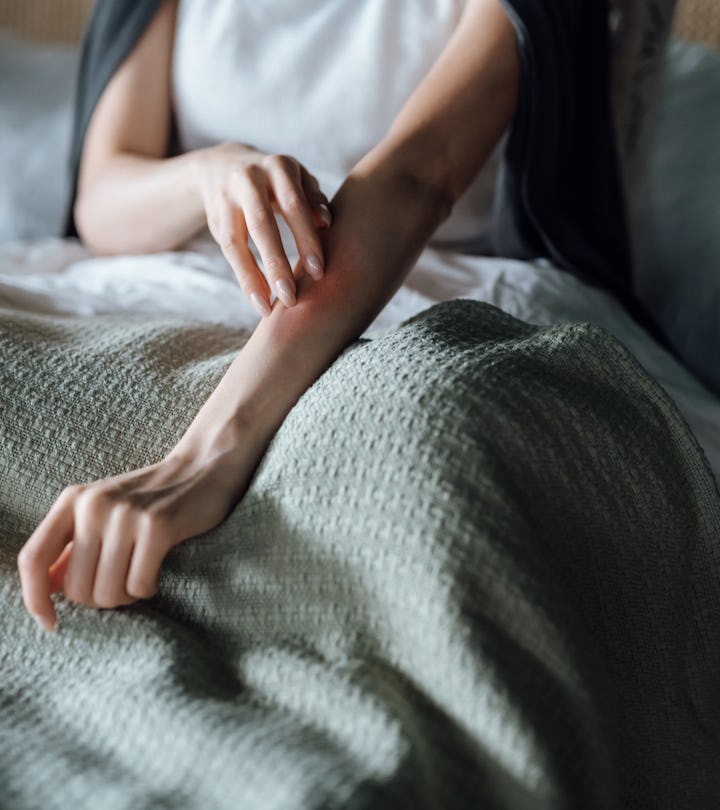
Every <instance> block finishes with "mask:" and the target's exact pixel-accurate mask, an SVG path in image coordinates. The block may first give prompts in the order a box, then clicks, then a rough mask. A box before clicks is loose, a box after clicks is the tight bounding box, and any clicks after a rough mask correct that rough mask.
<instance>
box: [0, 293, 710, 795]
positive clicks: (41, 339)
mask: <svg viewBox="0 0 720 810" xmlns="http://www.w3.org/2000/svg"><path fill="white" fill-rule="evenodd" d="M246 338H247V335H246V334H240V333H238V332H235V331H232V330H230V329H226V328H222V327H217V326H210V325H207V324H200V323H197V322H181V321H180V320H177V319H175V320H169V319H166V318H165V319H156V320H153V319H146V318H144V319H127V318H123V319H120V318H116V317H97V318H87V319H77V318H73V319H70V318H59V317H44V316H35V315H28V314H17V313H15V312H10V311H7V310H6V311H0V408H1V409H0V600H1V605H2V618H1V620H0V622H1V623H0V808H2V810H37V808H42V810H54V809H55V808H58V810H60V809H61V808H62V810H67V808H74V809H75V810H84V809H85V808H87V809H88V810H90V808H92V809H93V810H96V809H97V810H121V809H122V810H131V809H132V810H151V809H152V810H155V809H156V808H168V809H170V808H172V810H185V808H188V810H189V809H190V808H192V809H193V810H195V809H196V808H197V810H200V809H202V810H215V808H218V809H222V810H224V809H225V808H228V810H229V809H230V808H232V809H233V810H237V808H261V809H262V810H270V809H271V808H272V809H273V810H274V809H275V808H345V807H351V808H373V809H376V808H413V810H416V809H417V808H442V810H452V808H466V807H467V808H471V807H472V808H479V807H481V808H503V810H505V809H507V810H524V809H525V808H527V809H528V810H545V809H547V810H559V809H560V808H572V809H573V810H574V809H575V808H582V810H594V808H603V810H605V809H606V808H613V807H628V808H662V810H669V808H672V810H681V809H682V808H693V810H698V809H699V808H700V809H702V810H704V809H705V808H708V810H710V808H717V806H718V797H719V796H720V768H718V767H717V763H718V762H720V675H718V673H719V672H720V629H719V627H718V625H719V623H718V616H719V615H720V610H719V609H720V539H719V538H720V497H719V496H718V492H717V488H716V485H715V482H714V480H713V477H712V474H711V472H710V470H709V468H708V466H707V464H706V462H705V459H704V457H703V455H702V452H701V451H700V449H699V447H698V445H697V443H696V441H695V439H694V437H693V436H692V435H691V433H690V432H689V430H688V428H687V426H686V424H685V422H684V421H683V419H682V417H681V416H680V414H679V413H678V411H677V409H676V408H675V406H674V404H673V403H672V402H671V401H670V400H669V398H668V397H667V396H666V395H665V394H664V392H663V391H662V390H661V389H660V388H659V387H658V386H657V384H655V383H654V382H653V380H651V379H650V378H649V377H648V376H647V374H646V373H645V372H644V371H643V370H642V369H641V367H640V366H639V365H638V363H637V362H636V361H635V360H634V358H633V357H632V356H631V355H630V354H629V353H628V352H627V351H626V350H625V349H624V348H623V347H622V346H621V345H620V344H619V343H618V342H617V341H616V340H615V339H614V338H612V337H611V336H610V335H609V334H608V333H606V332H604V331H603V330H601V329H599V328H597V327H594V326H590V325H585V324H574V325H562V326H554V327H551V328H537V327H533V326H529V325H527V324H524V323H521V322H520V321H517V320H515V319H513V318H511V317H509V316H508V315H505V314H503V313H502V312H500V311H499V310H497V309H495V308H493V307H490V306H487V305H484V304H481V303H477V302H471V301H455V302H451V303H447V304H441V305H438V306H436V307H433V308H431V309H430V310H428V311H426V312H425V313H422V314H421V315H419V316H417V317H415V318H413V319H411V320H410V321H408V322H407V323H405V324H403V325H402V326H400V327H398V328H397V329H394V330H392V331H390V332H388V333H387V334H385V335H383V336H382V337H378V338H377V339H375V340H361V341H358V342H357V343H355V344H353V345H352V346H351V347H349V348H348V349H347V350H346V351H345V352H344V353H343V354H342V355H341V356H340V357H339V358H338V359H337V361H336V362H335V363H334V364H333V366H332V367H331V368H330V369H329V370H328V371H327V372H326V373H325V374H324V375H323V376H322V377H321V378H320V379H319V380H318V381H317V382H316V383H315V384H314V385H313V386H312V387H311V388H310V389H309V390H308V391H307V392H306V393H305V395H304V396H303V397H302V398H301V399H300V401H299V402H298V403H297V405H296V406H295V407H294V408H293V410H292V411H291V413H290V414H289V416H288V417H287V419H286V420H285V422H284V424H283V425H282V427H281V429H280V430H279V432H278V433H277V434H276V436H275V438H274V440H273V441H272V443H271V445H270V447H269V449H268V451H267V453H266V455H265V456H264V458H263V460H262V461H261V463H260V466H259V467H258V470H257V472H256V474H255V476H254V478H253V481H252V483H251V486H250V488H249V490H248V492H247V494H246V495H245V497H244V498H243V499H242V500H241V501H240V502H239V504H238V505H237V506H236V508H235V509H234V511H233V512H232V513H231V515H230V516H229V517H228V518H227V520H225V521H224V522H223V523H222V524H221V525H220V526H218V527H217V528H216V529H214V530H213V531H211V532H208V533H207V534H205V535H203V536H202V537H198V538H194V539H191V540H188V541H186V542H185V543H183V544H181V545H180V546H178V547H176V548H175V549H173V550H172V552H171V553H170V555H169V556H168V557H167V558H166V561H165V563H164V567H163V572H162V577H161V581H160V590H159V592H158V594H157V595H156V597H154V598H153V599H151V600H148V601H146V602H140V603H137V604H135V605H132V606H129V607H126V608H122V609H118V610H112V611H96V610H93V609H90V608H87V607H84V606H81V605H74V604H72V603H70V602H68V601H67V600H65V598H64V597H62V596H58V597H56V599H57V603H56V604H57V610H58V616H59V625H60V630H59V632H58V634H57V635H53V634H46V633H43V632H42V631H40V630H39V629H38V628H37V627H36V625H35V622H34V621H33V620H32V619H31V618H30V617H29V616H28V615H27V613H26V612H25V609H24V607H23V605H22V601H21V597H20V590H19V578H18V576H17V570H16V555H17V553H18V551H19V550H20V548H21V547H22V545H23V543H24V542H25V540H26V539H27V537H28V536H29V534H30V532H31V531H32V530H33V529H34V528H35V526H36V525H37V523H38V522H39V521H40V520H41V519H42V517H43V516H44V515H45V513H46V511H47V510H48V509H49V507H50V506H51V504H52V503H53V501H54V499H55V498H56V497H57V495H58V494H59V492H60V491H61V490H62V489H63V487H65V486H66V485H68V484H71V483H77V482H81V481H88V480H94V479H96V478H100V477H104V476H107V475H110V474H115V473H118V472H121V471H123V470H128V469H132V468H135V467H137V466H141V465H145V464H148V463H151V462H153V461H157V460H159V459H160V458H162V456H163V454H165V453H166V452H167V451H168V450H169V449H170V448H171V447H172V446H173V445H174V443H175V442H176V441H177V439H178V438H179V437H180V436H181V435H182V433H183V432H184V430H185V428H186V426H187V425H188V424H189V423H190V421H191V420H192V418H193V416H194V415H195V413H196V412H197V410H198V409H199V408H200V407H201V405H202V404H203V402H204V401H205V399H206V398H207V397H208V395H209V394H210V392H211V391H212V390H213V388H214V386H215V385H216V384H217V382H218V381H219V379H220V378H221V376H222V375H223V373H224V371H225V370H226V368H227V367H228V365H229V364H230V362H231V361H232V359H233V357H234V355H235V354H236V352H237V351H238V349H239V348H240V346H241V345H242V343H243V342H244V340H246Z"/></svg>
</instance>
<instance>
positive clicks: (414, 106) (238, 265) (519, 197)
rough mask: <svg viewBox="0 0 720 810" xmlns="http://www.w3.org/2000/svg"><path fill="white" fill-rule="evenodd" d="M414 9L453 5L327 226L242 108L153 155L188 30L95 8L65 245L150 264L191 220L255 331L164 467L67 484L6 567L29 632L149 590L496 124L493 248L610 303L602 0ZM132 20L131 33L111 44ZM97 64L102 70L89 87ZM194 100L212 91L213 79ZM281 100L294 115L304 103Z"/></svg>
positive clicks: (169, 126) (618, 206)
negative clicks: (13, 571) (420, 71)
mask: <svg viewBox="0 0 720 810" xmlns="http://www.w3.org/2000/svg"><path fill="white" fill-rule="evenodd" d="M200 5H202V4H200ZM223 5H224V4H223V3H217V4H215V5H214V8H215V9H217V8H220V7H222V6H223ZM278 5H279V6H281V5H282V4H278ZM308 5H310V4H308ZM316 5H317V4H316ZM322 5H323V4H320V6H322ZM333 5H335V6H336V7H339V8H340V9H341V10H342V9H343V8H345V9H346V10H345V12H342V11H341V15H340V16H341V17H342V13H346V14H350V11H349V10H348V9H349V8H350V7H351V6H352V7H353V8H354V10H355V12H357V10H358V9H360V8H361V7H364V6H367V7H371V6H373V5H376V4H373V2H372V0H367V1H366V2H364V3H356V2H355V0H353V3H349V2H346V3H342V2H341V3H339V4H338V3H336V4H330V6H333ZM404 5H405V4H400V3H398V4H395V3H393V4H385V9H386V11H387V9H388V8H391V7H395V8H396V9H399V8H402V7H403V6H404ZM413 5H414V6H415V5H416V4H413ZM424 5H425V7H426V8H425V11H426V13H427V9H431V10H432V9H434V13H436V14H437V13H439V12H438V9H439V10H440V11H442V10H443V9H445V11H443V12H442V13H447V14H450V15H451V16H452V14H453V13H455V12H458V10H459V11H461V12H462V13H461V14H460V13H458V19H456V20H453V25H452V26H450V28H451V31H450V32H449V34H448V36H447V37H446V42H444V43H443V45H444V47H443V48H442V50H441V53H439V55H438V56H437V58H436V59H435V60H434V63H433V64H432V66H431V67H430V69H429V70H428V71H427V73H426V75H425V76H424V77H423V78H422V79H421V80H420V81H419V82H418V83H417V85H416V86H415V87H414V88H412V87H411V88H408V92H407V95H409V98H407V100H406V101H405V103H404V104H401V105H399V109H396V110H394V111H393V114H394V118H393V120H392V123H391V126H390V127H389V129H388V130H387V132H386V134H384V136H382V137H380V139H379V140H378V142H377V143H375V144H374V145H372V146H371V147H370V148H368V150H367V151H366V152H365V153H364V154H362V155H361V156H359V159H357V160H355V161H354V162H353V163H352V165H351V166H350V167H349V171H348V173H347V176H346V178H345V180H344V182H343V183H342V185H341V186H340V188H339V190H338V191H337V193H336V194H335V195H334V197H333V200H332V204H331V206H332V214H331V212H330V204H329V202H328V199H327V197H326V196H325V195H324V194H323V192H322V190H321V189H320V186H319V184H318V182H317V180H316V179H315V178H314V176H313V171H316V170H317V169H316V167H314V166H305V165H303V164H302V162H300V161H299V160H297V159H296V158H294V157H291V156H288V155H286V154H284V151H285V150H283V153H282V154H278V153H276V152H275V153H273V152H266V151H263V150H262V145H261V144H254V145H249V143H248V141H249V139H248V138H247V137H245V135H244V133H245V131H246V127H245V124H246V122H244V121H243V120H242V116H240V115H238V117H237V120H236V126H237V132H236V133H235V132H233V137H232V138H231V139H227V138H226V139H224V141H225V142H222V143H216V144H214V145H208V146H202V147H200V148H184V147H187V145H188V144H187V143H185V144H183V143H182V140H183V138H182V134H183V133H182V131H181V132H180V140H181V143H180V147H181V154H177V155H175V156H172V157H168V156H167V155H168V143H169V141H170V139H171V134H172V131H173V121H174V120H177V117H178V109H176V101H177V90H178V85H177V83H175V82H174V80H176V79H177V76H174V75H173V72H174V70H176V69H177V67H178V64H180V62H179V61H178V58H179V57H178V54H177V53H176V54H175V56H173V46H174V44H175V46H177V45H178V43H179V42H181V41H182V39H181V35H182V33H183V31H185V33H187V30H188V29H187V28H184V27H183V26H184V22H183V20H184V15H190V14H191V10H192V8H193V3H192V0H180V2H179V3H178V0H164V2H158V3H144V4H141V3H138V2H135V3H132V2H127V0H126V1H125V2H124V3H123V2H115V3H113V2H105V3H104V4H103V3H101V4H100V5H99V7H98V9H97V11H96V16H95V18H94V21H93V23H92V24H91V28H90V32H89V36H88V38H87V41H86V49H85V57H84V59H85V63H84V68H83V76H81V89H80V103H79V107H78V132H79V135H77V133H76V142H77V144H78V145H79V150H80V151H79V153H78V155H79V157H78V162H79V166H78V177H77V197H76V201H75V205H74V219H75V225H76V227H77V230H78V232H79V234H80V236H81V237H82V238H83V240H84V241H85V242H86V243H87V244H88V245H89V246H91V247H92V248H94V249H95V250H96V251H98V252H100V253H112V252H124V253H130V252H153V251H160V250H168V249H172V248H175V247H177V246H179V245H181V244H182V243H184V242H185V241H186V240H187V239H188V238H189V237H190V236H192V235H193V234H195V233H196V232H197V231H198V230H200V229H201V228H202V227H204V226H205V225H206V224H207V226H208V228H209V230H210V232H211V233H212V235H213V237H214V238H215V240H216V241H217V243H218V245H219V246H220V248H221V249H222V251H223V253H224V255H225V257H226V259H227V261H228V263H229V264H230V266H231V267H232V269H233V271H234V273H235V274H236V276H237V279H238V282H239V283H240V285H241V287H242V289H243V291H244V293H245V295H246V296H247V297H248V299H249V300H250V301H251V302H252V303H253V305H254V306H255V307H256V309H257V311H258V312H259V314H260V315H261V316H262V320H261V322H260V323H259V325H258V327H257V329H256V330H255V332H254V333H253V335H252V337H251V338H250V340H249V341H248V342H247V344H246V345H245V346H244V347H243V349H242V351H241V352H240V353H239V354H238V356H237V358H236V359H235V361H234V362H233V363H232V365H231V366H230V368H229V370H228V371H227V373H226V375H225V377H224V378H223V379H222V381H221V382H220V384H219V386H218V387H217V389H216V390H215V391H214V393H213V394H212V396H211V397H210V398H209V400H208V401H207V403H206V404H205V405H204V407H203V408H202V409H201V410H200V412H199V413H198V414H197V416H196V418H195V419H194V420H193V422H192V424H191V425H190V426H189V428H188V429H187V431H186V433H185V434H184V436H183V437H182V439H181V440H180V441H179V443H178V444H177V446H176V447H175V448H174V449H173V450H172V452H171V453H169V455H168V456H167V457H166V458H164V459H162V460H161V461H159V462H158V463H156V464H153V465H151V466H149V467H146V468H143V469H140V470H135V471H132V472H129V473H125V474H122V475H117V476H114V477H112V478H108V479H105V480H102V481H97V482H94V483H89V484H83V485H77V486H71V487H68V488H67V489H66V490H64V491H63V493H62V494H61V495H60V497H59V498H58V499H57V501H56V502H55V504H54V505H53V507H52V508H51V510H50V511H49V513H48V514H47V516H46V517H45V519H44V520H43V521H42V522H41V523H40V525H39V526H38V527H37V529H36V531H35V532H34V533H33V535H32V536H31V537H30V538H29V540H28V541H27V543H26V544H25V546H24V547H23V549H22V550H21V552H20V555H19V558H18V566H19V571H20V576H21V581H22V589H23V599H24V601H25V604H26V606H27V608H28V610H29V611H30V612H31V613H32V614H33V615H34V616H35V618H36V619H37V620H38V622H39V623H40V624H41V625H42V626H43V627H45V628H46V629H54V627H55V622H56V616H55V610H54V607H53V603H52V599H51V594H52V593H53V592H58V591H63V592H64V593H65V595H66V596H67V598H68V599H70V600H72V601H75V602H78V603H83V604H86V605H89V606H94V607H100V608H111V607H116V606H119V605H127V604H130V603H132V602H134V601H136V600H138V599H143V598H149V597H151V596H152V595H153V594H154V593H155V591H156V589H157V584H158V577H159V571H160V566H161V563H162V561H163V559H164V557H165V555H166V554H167V552H168V551H169V550H170V549H171V548H172V547H173V546H175V545H177V544H178V543H180V542H182V541H183V540H186V539H188V538H190V537H193V536H197V535H199V534H202V533H204V532H206V531H208V530H209V529H211V528H212V527H214V526H216V525H217V524H218V523H220V522H221V521H222V520H223V519H224V518H225V517H226V516H227V515H228V513H229V512H230V511H231V510H232V508H233V506H234V505H235V504H236V502H237V501H238V499H239V498H241V497H242V495H243V493H244V491H245V490H246V488H247V486H248V483H249V481H250V479H251V477H252V474H253V471H254V469H255V467H256V466H257V463H258V461H259V459H260V458H261V456H262V455H263V452H264V451H265V449H266V447H267V445H268V443H269V441H270V440H271V438H272V436H273V435H274V433H275V432H276V430H277V429H278V427H279V426H280V424H281V423H282V421H283V419H284V418H285V416H286V415H287V413H288V412H289V410H290V409H291V408H292V406H293V404H294V403H295V402H296V401H297V399H298V397H299V396H300V395H301V394H302V393H303V392H304V391H305V390H306V389H307V388H308V387H309V386H310V385H311V383H312V382H313V381H314V380H315V379H316V378H317V377H318V376H319V375H320V374H321V373H322V372H323V371H324V370H325V369H326V368H327V367H328V366H329V365H330V364H331V363H332V362H333V360H334V359H335V358H336V357H337V356H338V354H339V353H340V352H341V351H342V350H343V349H344V348H345V347H346V346H347V345H348V343H350V342H351V341H352V340H354V339H355V338H356V337H357V336H358V335H359V334H361V333H362V331H363V330H364V329H365V328H366V327H367V325H368V324H369V323H370V322H371V321H372V320H373V318H374V317H375V315H376V314H377V313H378V312H379V311H380V309H382V307H383V306H384V304H385V303H386V302H387V301H388V299H389V298H390V297H391V295H392V294H393V292H394V291H395V290H396V289H397V288H398V287H399V286H400V284H401V283H402V281H403V279H404V277H405V276H406V275H407V273H408V272H409V271H410V269H411V268H412V266H413V264H414V262H415V260H416V259H417V257H418V255H419V254H420V252H421V251H422V249H423V248H424V247H425V245H426V244H427V243H428V242H429V240H430V239H431V237H433V235H434V234H435V233H436V231H437V229H438V228H439V226H441V225H442V224H443V223H444V222H446V221H447V222H451V221H452V220H453V217H454V216H455V215H456V209H459V208H460V207H461V205H462V204H463V199H464V195H465V193H466V192H467V190H468V189H469V188H470V187H471V185H472V183H473V180H474V178H476V176H477V174H478V172H479V170H480V169H481V167H482V166H483V165H484V164H485V162H486V161H487V159H488V157H489V156H490V154H491V153H492V152H493V150H494V149H495V147H496V145H497V144H498V142H499V141H500V139H501V138H502V136H503V134H504V133H506V131H507V130H508V129H509V128H511V131H510V135H509V140H508V146H507V151H506V155H505V164H504V167H503V176H502V185H501V188H500V190H499V194H498V200H499V202H498V209H499V216H498V218H497V221H496V223H495V234H494V240H495V245H496V247H497V249H498V251H499V252H502V253H504V254H506V255H517V256H532V255H548V256H550V257H552V258H554V259H555V260H556V261H557V262H558V263H559V264H560V265H561V266H564V267H566V268H567V269H573V270H574V271H575V272H583V273H585V275H586V277H588V278H589V279H591V280H593V281H594V282H595V283H602V284H605V285H607V286H609V287H611V288H612V289H614V290H615V291H617V292H620V293H624V292H626V290H627V286H628V285H627V278H628V264H629V262H628V259H627V254H628V251H627V238H626V232H625V226H624V213H623V205H622V197H621V194H620V192H619V182H618V177H617V174H618V173H617V167H616V165H615V156H614V150H613V146H612V136H611V129H610V123H609V121H610V116H609V103H608V99H607V95H608V92H607V86H608V81H607V61H608V59H607V11H608V10H607V4H606V2H604V1H602V2H601V1H600V0H598V1H597V2H591V3H589V2H587V0H583V2H582V3H578V2H575V0H566V2H564V3H561V4H557V3H554V4H552V5H553V7H554V8H555V9H556V10H557V9H559V8H560V7H561V6H562V11H563V13H561V14H555V13H550V12H548V11H546V10H543V8H542V6H543V4H538V3H537V2H527V1H526V2H522V1H521V0H518V1H517V2H506V3H502V2H500V0H466V2H457V3H436V4H433V3H432V2H428V3H426V4H424ZM230 7H234V8H235V9H236V14H238V15H239V16H241V15H242V14H243V13H245V14H249V13H250V12H249V11H247V10H246V11H245V12H238V11H237V9H238V7H241V4H234V3H233V4H227V8H230ZM285 7H286V8H285V10H286V12H287V11H288V9H289V8H290V7H293V4H290V3H286V4H285ZM294 7H295V8H298V7H299V8H302V5H300V6H298V4H295V6H294ZM197 8H198V2H197V0H195V11H197ZM148 10H149V11H150V12H151V13H149V11H148ZM259 13H261V12H253V14H255V15H257V14H259ZM262 13H268V14H269V13H270V12H265V11H263V12H262ZM143 15H144V17H146V18H147V19H141V18H143ZM431 22H432V20H431V19H430V15H429V16H428V25H430V24H431ZM185 23H187V19H185ZM288 25H289V24H288ZM200 27H202V26H200ZM200 27H197V28H196V29H194V36H196V37H197V40H198V41H199V39H200V38H201V37H202V36H203V31H202V30H199V29H200ZM130 28H134V29H137V33H136V34H133V35H128V33H127V32H128V29H130ZM210 28H212V25H211V23H210V22H209V23H208V30H209V29H210ZM123 31H124V33H123ZM290 32H291V28H290V27H288V33H290ZM581 35H582V36H584V37H585V40H586V41H585V42H584V47H583V48H578V47H577V38H578V37H579V36H581ZM103 37H104V38H105V40H106V41H105V43H103ZM123 37H124V39H125V42H126V44H127V45H128V53H127V56H126V58H122V57H121V58H117V53H119V52H120V51H121V50H122V49H121V48H119V49H118V48H115V49H112V48H108V47H106V46H107V45H108V43H110V44H112V43H117V42H118V41H122V39H123ZM288 41H290V40H288ZM543 43H544V46H543ZM398 52H399V53H400V50H399V51H398ZM108 53H115V54H116V58H115V61H116V62H117V64H112V60H110V57H108V55H107V54H108ZM98 54H101V55H100V56H99V55H98ZM598 57H600V58H598ZM218 58H220V56H219V57H218ZM272 58H273V56H272V53H268V54H267V59H268V60H270V62H271V60H272ZM320 58H321V55H320ZM398 58H401V57H400V56H398ZM109 60H110V61H109ZM108 64H110V68H109V69H108ZM98 66H99V67H98ZM271 67H272V65H271V64H270V67H269V69H271ZM368 67H370V66H368ZM94 70H95V71H99V73H100V74H102V73H103V70H105V72H106V73H107V82H105V81H104V80H103V81H100V83H99V84H100V85H101V86H100V87H99V88H95V89H93V87H92V85H93V76H94V75H97V73H94V72H93V71H94ZM242 80H243V77H242V76H238V77H237V81H238V82H242ZM355 92H360V91H359V90H358V89H357V88H355ZM206 93H207V95H208V96H209V97H216V96H214V95H213V84H212V82H210V81H208V84H207V89H206ZM540 93H542V99H543V105H542V109H539V105H538V104H537V99H538V97H539V96H538V94H540ZM341 101H342V100H341V99H338V103H340V102H341ZM296 103H297V108H296V111H295V115H296V116H298V117H301V116H302V115H303V99H302V98H298V99H297V102H296ZM230 120H233V119H232V116H231V119H230ZM511 124H512V127H511ZM210 126H212V122H210ZM180 129H181V130H182V127H181V128H180ZM328 138H329V141H330V151H332V148H335V146H334V145H333V144H332V133H329V135H328ZM185 140H186V141H187V140H188V139H187V138H186V139H185ZM290 140H292V139H290ZM588 154H590V155H591V156H592V158H591V159H588V158H587V155H588ZM320 168H322V167H320ZM318 173H320V172H319V170H318ZM590 189H591V190H592V193H589V190H590ZM274 214H277V215H279V217H280V218H281V219H282V220H284V221H285V223H286V224H287V226H288V227H289V229H290V231H291V233H292V237H293V240H294V242H295V245H296V247H297V253H298V255H299V257H300V259H299V261H298V262H297V263H296V264H295V265H294V266H293V265H292V264H291V262H290V261H289V259H288V256H287V253H286V249H285V247H284V246H283V242H282V239H281V235H280V231H279V230H278V227H277V225H276V222H275V217H274ZM600 219H601V220H602V223H600V221H599V220H600ZM249 238H251V239H252V241H253V242H254V243H255V245H256V247H257V250H258V253H259V256H260V258H261V259H262V264H263V267H264V271H265V272H264V274H263V272H261V270H260V267H259V265H258V263H257V261H256V259H255V258H254V256H253V254H252V252H251V250H250V248H249ZM271 292H272V293H274V294H275V295H276V296H277V297H276V299H275V300H274V301H273V300H272V298H271Z"/></svg>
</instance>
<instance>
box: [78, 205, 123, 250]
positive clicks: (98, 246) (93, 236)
mask: <svg viewBox="0 0 720 810" xmlns="http://www.w3.org/2000/svg"><path fill="white" fill-rule="evenodd" d="M91 197H92V195H90V194H89V193H88V191H87V190H84V191H79V192H78V194H77V196H76V198H75V203H74V205H73V219H74V220H75V230H76V231H77V233H78V236H79V237H80V241H81V242H82V243H83V244H84V245H85V246H86V247H88V248H89V249H90V250H91V251H92V252H93V253H95V254H97V255H100V256H109V255H112V254H113V253H116V252H117V251H115V250H113V249H112V247H111V246H110V245H109V244H107V242H106V240H105V239H104V238H103V231H102V228H101V227H100V223H99V222H98V217H97V206H95V205H93V201H92V199H91Z"/></svg>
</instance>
